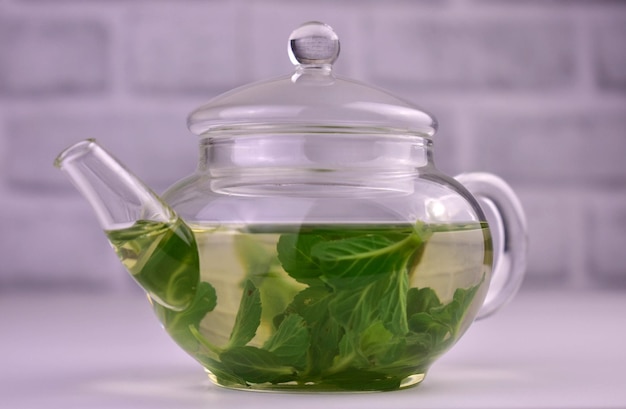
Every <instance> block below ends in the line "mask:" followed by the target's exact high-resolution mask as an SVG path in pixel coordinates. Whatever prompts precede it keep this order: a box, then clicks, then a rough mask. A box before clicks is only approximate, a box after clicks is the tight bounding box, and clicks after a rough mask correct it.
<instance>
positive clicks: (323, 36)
mask: <svg viewBox="0 0 626 409" xmlns="http://www.w3.org/2000/svg"><path fill="white" fill-rule="evenodd" d="M339 49H340V46H339V38H338V37H337V34H336V33H335V32H334V31H333V29H332V28H331V27H330V26H328V25H326V24H323V23H320V22H308V23H305V24H303V25H301V26H300V27H299V28H297V29H296V30H294V31H293V32H292V33H291V36H290V37H289V58H290V59H291V62H292V63H293V64H294V65H295V66H296V69H295V72H294V73H293V74H292V75H286V76H282V77H279V78H276V79H271V80H267V81H262V82H257V83H253V84H250V85H245V86H243V87H239V88H236V89H233V90H232V91H229V92H226V93H224V94H222V95H219V96H217V97H216V98H214V99H213V100H211V101H209V102H208V103H207V104H205V105H203V106H201V107H199V108H198V109H196V110H195V111H193V112H192V113H191V114H190V115H189V117H188V119H187V125H188V127H189V129H190V130H191V131H192V132H193V133H195V134H197V135H204V136H217V135H218V133H219V134H224V133H226V134H231V135H232V134H254V133H259V132H297V133H302V132H323V133H353V132H367V133H382V134H408V135H416V136H422V137H431V136H432V135H433V134H434V133H435V131H436V129H437V121H436V119H435V118H434V117H433V116H432V115H430V114H428V113H426V112H424V111H422V110H420V109H418V108H417V107H415V106H414V105H412V104H411V103H409V102H407V101H404V100H402V99H400V98H397V97H395V96H394V95H391V94H390V93H388V92H386V91H383V90H380V89H377V88H374V87H371V86H369V85H366V84H363V83H360V82H357V81H353V80H350V79H344V78H341V77H337V76H335V75H334V73H333V63H334V62H335V60H336V59H337V57H338V56H339Z"/></svg>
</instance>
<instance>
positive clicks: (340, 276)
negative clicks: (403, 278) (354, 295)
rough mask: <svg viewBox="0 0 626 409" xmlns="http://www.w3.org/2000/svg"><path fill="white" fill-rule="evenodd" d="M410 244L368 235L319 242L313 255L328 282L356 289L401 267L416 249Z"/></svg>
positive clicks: (312, 251) (336, 285)
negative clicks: (355, 287) (407, 256)
mask: <svg viewBox="0 0 626 409" xmlns="http://www.w3.org/2000/svg"><path fill="white" fill-rule="evenodd" d="M406 243H407V241H405V240H402V241H399V242H394V241H392V240H391V239H389V238H387V237H385V236H382V235H371V234H368V235H364V236H357V237H350V238H347V239H342V240H333V241H324V242H319V243H316V244H315V245H314V246H313V247H312V249H311V256H312V258H313V260H316V262H317V263H318V264H319V266H320V268H321V270H322V271H323V277H324V281H325V282H327V283H328V284H330V285H331V286H332V287H333V288H336V289H342V288H354V286H363V285H366V284H368V283H370V282H371V281H374V280H377V279H378V278H379V277H380V276H381V275H385V274H391V273H393V272H395V271H397V270H398V269H401V268H402V267H403V264H406V261H407V260H406V255H408V254H409V253H410V252H411V251H412V250H414V248H411V247H409V246H406Z"/></svg>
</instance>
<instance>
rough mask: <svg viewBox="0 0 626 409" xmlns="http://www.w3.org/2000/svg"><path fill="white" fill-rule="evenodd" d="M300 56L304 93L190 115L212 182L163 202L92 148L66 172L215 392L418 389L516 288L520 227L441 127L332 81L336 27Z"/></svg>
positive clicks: (287, 81)
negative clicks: (450, 155)
mask: <svg viewBox="0 0 626 409" xmlns="http://www.w3.org/2000/svg"><path fill="white" fill-rule="evenodd" d="M289 45H290V58H291V60H292V61H293V62H294V64H295V65H296V68H295V71H294V73H293V75H291V76H285V77H281V78H279V79H276V80H270V81H265V82H261V83H257V84H253V85H250V86H246V87H243V88H240V89H237V90H233V91H231V92H229V93H226V94H224V95H222V96H219V97H217V98H215V99H214V100H213V101H211V102H209V103H208V104H206V105H204V106H202V107H200V108H198V109H197V110H196V111H194V112H193V113H191V115H190V117H189V119H188V124H189V127H190V129H191V130H192V132H194V133H197V134H198V135H199V136H200V159H199V165H198V169H197V171H196V172H195V173H194V174H192V175H190V176H189V177H187V178H185V179H183V180H181V181H180V182H178V183H176V184H175V185H174V186H172V187H171V188H170V189H168V190H167V191H166V192H165V193H164V194H163V196H162V198H161V197H159V196H157V195H156V194H155V193H154V192H152V191H151V190H150V189H149V188H148V187H146V186H145V185H144V184H143V183H142V182H141V181H140V180H139V179H137V177H136V176H134V175H133V174H132V173H131V172H130V171H129V170H128V169H126V168H125V167H124V166H123V165H122V164H120V163H119V161H117V160H116V159H115V158H114V157H113V156H112V155H111V154H109V153H108V152H107V151H106V150H104V149H103V148H102V147H101V146H99V145H98V144H97V143H96V142H95V141H93V140H88V141H84V142H80V143H78V144H76V145H74V146H72V147H70V148H68V149H67V150H65V151H64V152H63V153H61V155H60V156H59V157H58V158H57V160H56V165H57V166H58V167H59V168H61V169H62V170H63V171H65V173H66V174H67V175H68V177H69V178H70V179H71V180H72V181H73V182H74V184H75V185H76V187H77V188H78V189H79V191H80V192H82V193H83V194H84V195H85V197H86V198H87V200H88V201H89V203H90V204H91V205H92V206H93V208H94V210H95V212H96V214H97V216H98V219H99V220H100V223H101V225H102V228H103V230H104V231H105V233H106V235H107V237H108V238H109V241H110V242H111V245H112V246H113V248H114V249H115V251H116V253H117V254H118V256H119V257H120V259H121V261H122V262H123V264H124V265H125V266H126V268H127V269H128V271H129V272H130V274H131V275H132V276H133V277H134V278H135V280H136V281H137V283H138V284H139V285H140V286H142V288H144V290H145V291H146V292H147V294H148V296H149V299H150V300H151V302H152V305H153V307H154V310H155V313H156V315H157V317H158V318H159V319H160V320H161V322H162V324H163V327H164V328H165V330H166V331H167V332H168V333H169V334H170V335H171V337H172V338H173V339H174V340H175V341H176V342H177V343H178V344H179V345H180V346H181V347H182V348H183V349H184V350H185V351H186V352H187V353H189V354H190V355H191V356H192V357H194V358H195V359H196V360H197V361H198V362H199V363H200V364H201V365H203V366H204V368H206V370H207V372H208V373H209V377H210V379H211V380H212V381H213V382H215V383H216V384H218V385H222V386H226V387H230V388H235V389H253V390H265V391H383V390H395V389H402V388H406V387H410V386H413V385H416V384H418V383H419V382H421V381H422V380H423V379H424V377H425V375H426V373H427V371H428V369H429V368H430V366H431V365H432V363H433V362H435V361H436V360H437V358H439V357H440V356H441V355H442V354H444V353H445V352H446V351H447V350H448V349H450V348H451V347H452V346H453V345H454V344H455V343H456V341H457V340H458V339H459V338H460V337H461V336H462V335H463V334H464V332H465V331H466V330H467V328H468V327H469V326H470V325H471V323H472V322H473V321H474V320H475V319H476V318H478V317H485V316H488V315H490V314H491V313H493V312H494V311H496V310H497V309H498V308H500V307H501V306H502V305H504V304H505V303H506V302H507V301H508V300H509V299H510V298H511V297H512V296H513V295H514V293H515V292H516V291H517V289H518V288H519V284H520V282H521V279H522V277H523V274H524V267H525V259H526V225H525V219H524V214H523V211H522V209H521V206H520V204H519V201H518V199H517V197H516V196H515V194H514V193H513V192H512V190H511V189H510V187H509V186H508V185H507V184H506V183H505V182H504V181H502V180H501V179H499V178H498V177H496V176H494V175H490V174H484V173H470V174H464V175H459V176H458V177H457V178H452V177H449V176H446V175H444V174H442V173H441V172H440V171H439V170H438V169H437V168H436V167H435V165H434V161H433V158H432V143H433V142H432V141H433V135H434V133H435V131H436V125H437V122H436V120H435V119H434V117H432V116H431V115H429V114H427V113H425V112H424V111H422V110H420V109H417V108H416V107H414V106H412V105H411V104H409V103H407V102H406V101H403V100H400V99H398V98H396V97H394V96H392V95H390V94H388V93H386V92H384V91H381V90H378V89H375V88H372V87H369V86H366V85H364V84H360V83H357V82H354V81H350V80H344V79H340V78H337V77H335V75H334V73H333V67H332V63H333V62H334V61H335V60H336V58H337V57H338V55H339V40H338V37H337V36H336V34H335V33H334V32H333V31H332V29H330V27H328V26H326V25H324V24H321V23H315V22H312V23H307V24H305V25H303V26H302V27H300V28H299V29H297V30H296V31H294V33H292V35H291V37H290V39H289ZM492 283H495V285H491V284H492Z"/></svg>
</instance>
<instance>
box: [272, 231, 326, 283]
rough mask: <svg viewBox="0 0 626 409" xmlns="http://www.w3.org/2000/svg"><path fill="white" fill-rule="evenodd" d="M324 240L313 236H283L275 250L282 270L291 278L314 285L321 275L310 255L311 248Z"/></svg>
mask: <svg viewBox="0 0 626 409" xmlns="http://www.w3.org/2000/svg"><path fill="white" fill-rule="evenodd" d="M323 240H324V238H323V237H322V236H318V235H314V234H283V235H282V236H280V239H279V240H278V244H277V246H276V249H277V251H278V259H279V260H280V263H281V264H282V267H283V269H284V270H285V271H286V272H287V274H289V275H290V276H291V277H293V278H294V279H296V280H297V281H299V282H301V283H304V284H312V283H315V279H316V278H317V277H319V275H320V274H321V272H320V269H319V266H318V265H317V262H316V261H315V260H314V259H313V257H312V255H311V249H312V248H313V246H314V245H315V244H317V243H319V242H321V241H323Z"/></svg>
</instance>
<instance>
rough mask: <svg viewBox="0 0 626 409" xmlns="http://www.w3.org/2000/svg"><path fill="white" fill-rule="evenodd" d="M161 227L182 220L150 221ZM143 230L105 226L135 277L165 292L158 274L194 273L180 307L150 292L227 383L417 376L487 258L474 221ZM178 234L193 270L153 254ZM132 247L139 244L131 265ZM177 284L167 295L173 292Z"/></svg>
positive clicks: (180, 277)
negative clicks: (149, 232) (166, 303)
mask: <svg viewBox="0 0 626 409" xmlns="http://www.w3.org/2000/svg"><path fill="white" fill-rule="evenodd" d="M145 223H148V222H145ZM183 226H184V225H183ZM170 227H171V228H172V229H173V230H176V229H180V226H168V225H164V224H160V225H158V226H156V225H155V226H154V229H155V230H157V231H167V230H168V228H170ZM145 230H146V226H145V225H143V224H142V225H136V226H134V227H131V228H130V229H126V230H124V231H117V232H109V237H111V242H112V243H113V245H114V246H115V247H116V248H118V254H119V255H120V257H121V258H122V260H125V264H126V265H127V267H128V268H129V270H130V271H131V273H133V272H136V271H140V276H141V277H142V279H141V280H139V279H138V281H139V282H140V284H142V283H145V282H151V281H155V280H156V281H158V282H159V283H160V284H159V286H158V287H159V288H161V290H160V291H161V292H163V291H165V292H166V293H167V286H168V285H169V284H166V283H172V285H175V284H176V283H181V282H184V283H186V282H193V281H194V280H195V279H196V277H199V280H198V285H197V287H196V288H192V287H191V286H190V287H188V289H189V293H188V294H191V295H193V299H192V300H191V301H190V303H189V305H188V306H187V307H185V308H184V309H182V310H180V311H175V310H173V309H171V308H166V307H163V306H162V305H160V304H159V303H158V299H156V298H155V300H157V303H154V307H155V310H156V313H157V315H158V317H159V318H160V319H161V321H162V322H163V324H164V327H165V329H166V330H167V331H168V332H169V333H170V335H171V336H172V337H173V338H174V339H175V340H176V341H177V342H178V343H179V344H180V345H181V346H182V347H183V348H184V349H185V350H186V351H187V352H188V353H189V354H191V355H192V356H194V357H195V358H196V359H197V360H198V361H199V362H201V363H202V364H203V365H204V366H205V367H206V368H207V369H208V370H209V371H210V377H211V379H212V380H213V381H214V382H216V383H218V384H221V385H224V386H229V387H234V388H252V389H261V390H327V391H333V390H340V391H341V390H357V391H359V390H392V389H398V388H402V387H406V386H411V385H413V384H416V383H419V382H420V381H421V380H422V379H423V377H424V374H425V372H426V370H427V369H428V367H429V365H430V364H431V363H432V362H433V361H434V360H435V359H436V358H437V357H438V356H439V355H441V354H442V353H443V352H445V350H447V349H448V348H449V347H451V346H452V344H453V343H454V342H455V341H456V340H457V339H458V337H459V336H460V335H461V334H462V333H463V332H464V331H465V329H466V328H467V326H468V325H469V324H470V323H471V320H472V319H473V318H474V316H475V315H476V312H477V310H478V308H479V307H480V305H481V303H482V300H483V299H484V296H485V292H486V289H487V284H486V283H488V281H489V275H490V272H491V263H492V253H491V239H490V236H489V232H488V230H487V228H486V225H484V224H479V223H471V224H458V225H425V224H422V223H417V224H416V225H378V224H374V225H299V226H287V225H258V226H245V227H244V226H230V227H229V226H217V227H216V226H208V225H192V226H191V230H192V231H193V237H194V239H195V244H196V245H197V252H196V249H194V248H192V247H190V246H189V243H190V242H189V241H185V240H183V241H184V242H185V244H183V243H182V242H181V243H179V244H169V240H171V238H172V237H176V236H177V235H176V234H174V235H172V234H169V236H168V233H163V236H164V237H166V236H167V237H169V238H170V239H164V238H163V239H158V238H157V236H158V234H156V235H152V236H150V237H148V236H145V237H144V235H145V233H144V232H145ZM120 236H123V237H124V238H125V239H126V240H125V241H124V240H120V239H119V237H120ZM133 236H134V237H135V238H134V239H133V238H132V237H133ZM183 236H184V237H187V235H186V234H184V235H183ZM177 240H178V239H174V241H177ZM151 241H153V243H152V242H151ZM178 245H180V253H178V252H176V251H174V253H176V254H178V255H177V256H176V259H179V260H194V259H195V257H196V256H197V257H198V259H199V264H198V265H197V267H199V269H198V271H197V273H198V276H196V274H194V273H195V272H194V271H192V270H193V269H194V268H196V267H194V266H196V264H194V262H190V263H188V262H184V263H183V265H176V263H173V264H167V263H165V264H164V265H162V264H161V261H159V260H161V259H162V258H163V256H162V254H163V253H168V254H169V253H171V252H172V249H171V247H172V246H173V247H176V246H178ZM128 248H137V249H141V251H133V252H130V253H129V252H128V251H127V250H126V249H128ZM165 248H167V249H168V250H167V251H165ZM121 249H123V250H121ZM187 252H188V253H189V254H188V255H187V256H186V257H185V256H181V254H184V253H187ZM131 253H132V254H139V255H138V256H133V257H132V259H131V261H130V262H129V261H128V260H126V257H127V254H131ZM153 258H154V261H153V260H152V259H153ZM137 260H141V261H137ZM144 260H145V261H144ZM163 267H164V268H163ZM149 269H152V270H151V271H149ZM166 270H171V272H172V274H173V276H172V278H171V279H165V277H166V276H167V272H166ZM134 274H137V273H134ZM152 274H154V275H155V276H156V277H157V279H152V278H151V277H150V276H151V275H152ZM144 288H145V287H144ZM183 288H185V286H184V285H183V286H176V288H175V290H173V291H172V292H171V294H178V295H177V297H180V294H181V290H182V289H183ZM174 298H175V297H174Z"/></svg>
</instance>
